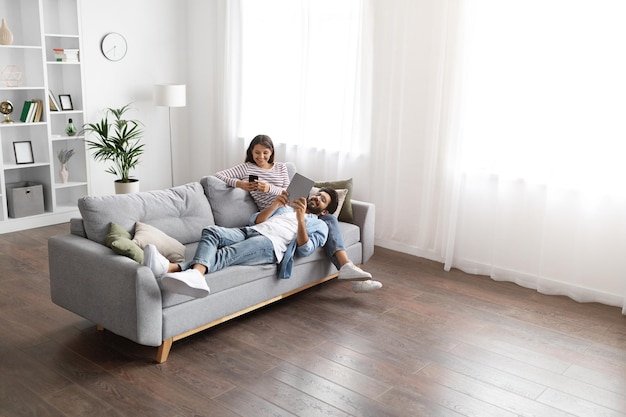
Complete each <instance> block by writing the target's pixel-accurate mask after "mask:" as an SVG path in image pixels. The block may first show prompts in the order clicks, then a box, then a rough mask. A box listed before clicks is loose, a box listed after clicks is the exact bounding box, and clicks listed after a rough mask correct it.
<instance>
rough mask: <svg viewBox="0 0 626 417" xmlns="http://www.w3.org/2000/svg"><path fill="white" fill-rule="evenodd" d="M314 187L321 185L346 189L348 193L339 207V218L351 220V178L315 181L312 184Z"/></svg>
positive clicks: (346, 220) (345, 220)
mask: <svg viewBox="0 0 626 417" xmlns="http://www.w3.org/2000/svg"><path fill="white" fill-rule="evenodd" d="M313 186H314V187H318V188H322V187H332V188H334V189H335V190H339V189H346V190H348V193H347V195H346V201H345V202H344V203H343V206H342V207H341V211H340V212H339V220H340V221H342V222H351V221H352V219H353V214H352V178H349V179H347V180H336V181H317V182H315V184H313Z"/></svg>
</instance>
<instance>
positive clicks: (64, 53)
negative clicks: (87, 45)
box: [52, 48, 79, 62]
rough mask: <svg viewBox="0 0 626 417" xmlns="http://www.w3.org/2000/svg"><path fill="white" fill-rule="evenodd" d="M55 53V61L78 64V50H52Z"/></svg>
mask: <svg viewBox="0 0 626 417" xmlns="http://www.w3.org/2000/svg"><path fill="white" fill-rule="evenodd" d="M52 51H53V52H54V60H55V61H56V62H78V61H79V54H78V49H69V48H52Z"/></svg>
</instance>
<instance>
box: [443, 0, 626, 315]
mask: <svg viewBox="0 0 626 417" xmlns="http://www.w3.org/2000/svg"><path fill="white" fill-rule="evenodd" d="M465 12H466V13H465V15H464V18H465V22H466V26H465V30H464V36H463V39H464V40H465V45H464V50H465V60H464V66H463V84H462V88H461V90H460V91H461V93H462V94H463V115H464V117H463V121H462V122H460V123H461V124H460V139H461V142H462V144H463V145H462V146H463V148H462V149H463V155H462V159H461V162H460V164H459V167H458V169H459V170H460V172H461V173H462V177H461V179H460V193H459V194H458V195H457V197H458V198H457V199H456V200H455V202H454V205H453V208H454V210H455V214H456V216H455V217H453V219H456V223H455V229H454V230H455V233H454V245H453V246H451V247H450V248H448V249H449V251H448V254H447V255H448V256H447V257H446V259H445V261H446V266H447V267H458V268H461V269H463V270H466V271H470V272H475V273H480V274H486V275H489V276H491V277H492V278H494V279H498V280H507V281H513V282H516V283H518V284H520V285H524V286H528V287H531V288H536V289H537V290H539V291H540V292H543V293H547V294H563V295H567V296H569V297H571V298H573V299H575V300H578V301H597V302H601V303H605V304H610V305H615V306H620V307H622V308H623V309H624V310H623V311H624V312H626V306H625V304H624V299H625V296H626V284H625V283H626V256H624V253H623V252H624V250H626V188H625V187H624V180H625V179H626V164H624V163H623V154H624V150H625V149H626V146H625V145H624V143H625V141H626V124H625V123H624V120H626V119H625V117H624V115H625V114H626V100H625V99H624V97H626V77H624V74H626V57H625V56H624V54H623V52H622V50H623V40H624V39H626V26H624V25H623V21H624V18H625V17H626V3H624V2H623V1H619V0H597V1H593V2H591V1H582V0H581V1H565V0H526V1H524V2H519V1H513V0H472V1H468V2H467V5H466V8H465Z"/></svg>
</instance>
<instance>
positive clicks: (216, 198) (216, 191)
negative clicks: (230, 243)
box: [200, 175, 259, 227]
mask: <svg viewBox="0 0 626 417" xmlns="http://www.w3.org/2000/svg"><path fill="white" fill-rule="evenodd" d="M200 183H201V184H202V187H204V193H205V194H206V197H207V199H208V200H209V203H210V204H211V209H212V210H213V218H214V219H215V224H216V225H218V226H223V227H241V226H247V225H248V221H249V220H250V216H252V215H253V214H254V213H256V212H257V211H259V209H258V208H257V206H256V204H255V203H254V200H253V199H252V196H250V193H249V192H247V191H245V190H242V189H241V188H233V187H230V186H228V185H227V184H226V183H225V182H224V181H222V180H220V179H219V178H217V177H214V176H212V175H211V176H206V177H204V178H202V179H201V180H200Z"/></svg>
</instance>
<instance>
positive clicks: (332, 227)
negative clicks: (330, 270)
mask: <svg viewBox="0 0 626 417" xmlns="http://www.w3.org/2000/svg"><path fill="white" fill-rule="evenodd" d="M320 219H321V220H323V221H324V223H326V224H327V225H328V239H326V244H325V245H324V252H325V253H326V256H327V257H328V259H330V260H331V261H332V263H333V265H335V267H336V268H337V269H339V268H341V265H339V261H337V257H336V256H335V252H337V251H338V250H345V248H344V246H343V237H342V236H341V230H339V221H338V220H337V218H336V217H335V216H334V215H332V214H324V215H323V216H320Z"/></svg>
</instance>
